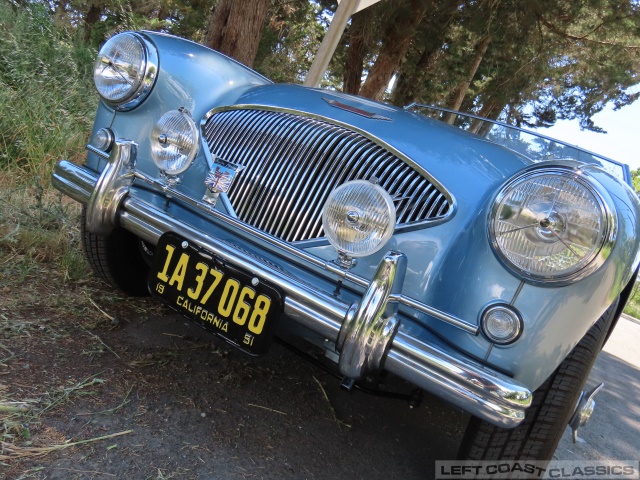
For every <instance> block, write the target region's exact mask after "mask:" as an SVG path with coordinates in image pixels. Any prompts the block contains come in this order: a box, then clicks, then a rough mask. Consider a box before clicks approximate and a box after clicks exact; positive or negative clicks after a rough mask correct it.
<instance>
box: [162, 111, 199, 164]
mask: <svg viewBox="0 0 640 480" xmlns="http://www.w3.org/2000/svg"><path fill="white" fill-rule="evenodd" d="M199 138H200V136H199V133H198V129H197V127H196V124H195V122H194V121H193V119H192V118H191V116H190V115H189V113H188V112H187V111H186V110H184V109H180V110H171V111H169V112H167V113H165V114H164V115H162V117H160V119H159V120H158V121H157V122H156V124H155V125H154V126H153V129H152V130H151V157H152V158H153V161H154V162H155V164H156V165H157V166H158V168H159V169H160V170H162V171H163V172H165V173H166V174H168V175H177V174H179V173H182V172H184V171H185V170H186V169H187V168H189V166H190V165H191V162H193V159H194V158H195V157H196V153H198V141H199Z"/></svg>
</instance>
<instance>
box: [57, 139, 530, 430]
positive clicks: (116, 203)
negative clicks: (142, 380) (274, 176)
mask: <svg viewBox="0 0 640 480" xmlns="http://www.w3.org/2000/svg"><path fill="white" fill-rule="evenodd" d="M88 148H89V150H91V151H92V152H93V153H95V154H96V155H98V156H100V157H102V158H104V159H106V160H107V164H106V167H105V168H104V170H103V171H102V173H101V174H97V173H96V172H94V171H93V170H91V169H89V168H86V167H83V166H78V165H75V164H73V163H71V162H68V161H65V160H62V161H60V162H59V163H58V164H57V165H56V167H55V170H54V173H53V175H52V183H53V185H54V187H56V188H57V189H58V190H60V191H61V192H63V193H64V194H66V195H68V196H69V197H71V198H73V199H75V200H77V201H79V202H81V203H83V204H85V205H86V225H85V226H86V228H87V229H88V231H90V232H92V233H94V234H98V235H106V234H108V233H109V232H110V231H111V230H112V229H113V228H114V227H116V226H118V225H119V226H121V227H123V228H125V229H127V230H129V231H131V232H132V233H134V234H135V235H137V236H139V237H140V238H142V239H144V240H146V241H148V242H151V243H153V244H156V243H157V242H158V239H159V238H160V236H161V235H162V234H164V233H166V232H174V233H176V234H178V235H180V236H182V237H184V238H186V239H188V240H189V241H190V242H193V243H195V244H197V245H198V246H199V247H200V248H203V249H205V250H207V251H209V252H211V253H213V254H215V255H216V256H218V257H220V258H221V259H222V260H223V261H226V262H229V263H231V264H235V265H236V266H238V267H239V268H243V269H245V270H247V271H250V272H252V273H253V274H254V275H256V276H258V277H260V278H263V279H264V280H265V281H267V282H269V283H270V284H271V285H274V286H276V287H277V288H278V289H280V290H281V291H282V293H283V297H284V313H285V314H286V315H287V316H288V317H289V318H290V319H292V320H294V321H296V322H298V323H300V324H301V325H303V326H305V327H306V328H308V329H310V330H312V331H314V332H316V333H317V334H319V335H322V336H324V338H326V339H327V340H328V341H331V342H335V344H336V348H337V350H338V351H339V352H340V362H339V368H340V371H341V373H342V374H343V375H344V376H345V377H346V378H349V379H353V380H357V379H360V378H362V377H363V376H365V375H366V374H367V372H369V371H372V370H377V369H381V368H384V369H385V370H387V371H389V372H392V373H394V374H396V375H398V376H400V377H402V378H404V379H406V380H408V381H409V382H411V383H413V384H415V385H416V386H418V387H420V388H422V389H424V390H426V391H428V392H430V393H432V394H434V395H436V396H439V397H441V398H442V399H444V400H446V401H448V402H450V403H451V404H453V405H455V406H457V407H459V408H461V409H463V410H465V411H467V412H469V413H471V414H472V415H475V416H477V417H479V418H481V419H483V420H486V421H488V422H490V423H493V424H495V425H498V426H502V427H505V428H512V427H515V426H516V425H518V424H519V423H520V422H521V421H522V420H523V419H524V414H525V410H526V409H527V407H528V406H529V405H530V404H531V392H530V391H529V390H528V389H527V388H526V387H524V386H523V385H520V384H519V383H518V382H516V381H514V380H513V379H511V378H509V377H508V376H506V375H504V374H501V373H499V372H496V371H494V370H490V369H488V368H486V367H483V366H480V365H478V364H476V363H474V362H472V361H470V360H468V359H466V358H460V357H458V356H453V355H451V354H450V353H448V352H445V351H443V350H441V349H439V348H437V347H435V346H433V345H428V344H426V343H424V342H422V341H419V340H416V339H414V338H412V337H410V336H409V335H407V334H405V333H404V332H403V331H402V330H401V329H400V328H399V326H400V319H399V318H398V316H397V312H398V305H399V303H400V300H402V303H404V304H405V305H407V306H409V307H411V308H416V309H418V310H420V311H422V312H425V313H429V314H431V315H434V316H436V317H438V318H441V319H443V320H445V321H449V322H450V323H453V324H456V323H458V324H459V325H458V326H460V327H461V328H463V329H466V330H468V331H470V333H477V330H474V328H473V327H472V326H471V325H470V324H467V323H465V322H464V321H462V320H458V319H456V318H455V317H452V316H449V315H447V314H446V313H444V312H439V311H438V310H435V309H433V308H431V307H428V306H426V305H422V304H420V303H419V302H417V301H415V300H412V299H406V298H405V297H403V296H402V293H401V290H402V284H403V281H404V274H405V270H406V262H407V260H406V257H405V255H404V254H402V253H400V252H394V251H390V252H388V253H387V254H386V255H384V257H383V258H382V260H381V261H380V264H379V266H378V269H377V271H376V274H375V275H374V277H373V279H372V280H371V281H367V280H365V279H363V278H361V277H358V276H356V275H353V274H352V273H346V272H344V271H343V270H342V269H340V268H339V267H338V266H336V265H334V264H332V263H330V262H326V261H324V260H321V259H319V258H317V257H315V256H312V255H310V254H308V253H306V252H304V251H302V250H299V249H297V248H295V247H293V246H292V245H290V244H286V243H285V242H282V241H280V240H279V239H276V238H274V237H271V236H269V235H267V234H265V233H264V232H260V231H259V230H256V229H254V228H253V227H250V226H248V225H246V224H243V223H242V222H239V221H237V220H236V219H232V218H229V217H226V216H222V214H219V213H218V212H216V211H214V210H212V209H211V207H210V206H209V205H206V204H205V203H203V202H200V201H197V200H194V199H192V198H190V197H188V196H186V195H184V194H182V193H180V192H179V191H178V190H176V189H173V188H171V187H168V186H167V185H166V184H161V183H160V182H158V181H157V180H155V179H153V178H150V177H148V176H147V175H145V174H144V173H142V172H140V171H137V170H136V168H135V162H136V153H137V145H136V144H135V143H134V142H132V141H130V140H122V139H119V140H117V141H116V142H115V144H114V146H113V148H112V150H111V152H110V154H107V153H105V152H102V151H100V150H97V149H95V148H93V147H91V146H89V147H88ZM134 182H141V183H144V184H147V185H149V186H151V187H155V188H156V189H157V190H159V191H164V192H165V193H166V195H167V196H168V197H171V199H172V201H176V202H182V203H183V204H185V205H186V206H188V207H189V208H192V209H199V210H202V211H204V212H206V213H207V214H208V215H210V216H213V217H216V216H220V218H223V219H224V221H226V222H231V223H234V224H235V225H234V226H235V227H240V228H242V229H243V230H245V231H248V232H250V233H251V234H253V235H256V236H258V237H260V240H262V241H267V242H271V243H274V244H276V245H277V246H278V247H280V248H283V249H285V250H286V251H287V252H288V253H289V254H295V255H297V256H298V257H299V258H301V259H302V260H304V261H308V262H310V263H311V264H313V265H314V266H316V267H318V266H322V267H324V268H326V269H327V270H329V271H331V272H333V273H336V274H338V275H341V276H342V278H343V279H346V280H349V281H352V282H354V283H356V284H357V285H359V286H360V287H362V288H364V291H365V293H364V294H363V296H362V299H361V301H360V302H359V303H354V304H352V305H348V304H346V303H344V302H343V301H341V300H340V299H339V298H336V296H334V295H333V294H331V293H329V292H325V291H322V290H320V289H317V288H313V287H312V286H310V285H309V284H308V283H306V282H304V281H301V280H297V279H296V278H295V277H294V276H293V275H291V274H289V273H287V272H283V271H280V270H278V269H275V268H273V267H272V266H270V265H269V264H268V262H266V261H264V262H262V261H260V259H259V258H257V257H254V256H248V255H246V254H245V253H244V252H243V251H241V250H240V249H238V248H236V247H234V245H232V244H230V243H229V242H226V241H223V240H221V239H217V238H216V237H215V236H213V235H211V233H210V232H211V231H215V229H213V228H212V229H210V230H209V231H208V232H206V233H205V232H203V231H201V230H200V229H198V228H196V227H195V226H193V225H189V224H187V223H185V222H183V221H180V220H179V219H177V218H175V217H173V216H170V215H168V214H167V213H166V212H165V211H163V210H162V209H160V208H158V207H157V206H156V205H151V204H150V203H147V202H145V201H142V200H140V199H139V198H136V197H135V196H133V195H129V192H130V187H131V186H132V185H133V184H134Z"/></svg>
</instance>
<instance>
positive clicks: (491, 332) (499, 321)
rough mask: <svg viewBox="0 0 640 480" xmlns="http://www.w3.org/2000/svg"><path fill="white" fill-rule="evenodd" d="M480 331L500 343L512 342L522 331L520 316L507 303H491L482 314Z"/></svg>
mask: <svg viewBox="0 0 640 480" xmlns="http://www.w3.org/2000/svg"><path fill="white" fill-rule="evenodd" d="M481 324H482V331H483V332H484V334H485V335H486V336H487V338H488V339H489V340H491V341H492V342H494V343H498V344H500V345H506V344H509V343H512V342H514V341H515V340H517V339H518V337H519V336H520V333H522V317H520V314H519V313H518V312H517V311H516V310H515V309H513V307H510V306H509V305H492V306H490V307H489V308H487V309H486V310H485V311H484V313H483V314H482V320H481Z"/></svg>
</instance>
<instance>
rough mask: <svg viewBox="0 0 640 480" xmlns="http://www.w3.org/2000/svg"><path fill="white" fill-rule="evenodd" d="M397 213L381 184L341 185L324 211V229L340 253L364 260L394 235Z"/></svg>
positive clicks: (329, 199)
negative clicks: (363, 258)
mask: <svg viewBox="0 0 640 480" xmlns="http://www.w3.org/2000/svg"><path fill="white" fill-rule="evenodd" d="M395 224H396V210H395V206H394V205H393V200H392V199H391V196H390V195H389V194H388V193H387V192H386V190H384V189H383V188H382V187H380V186H379V185H375V184H373V183H371V182H368V181H366V180H353V181H351V182H347V183H345V184H343V185H340V186H339V187H338V188H336V189H335V190H334V191H333V192H331V194H330V195H329V198H328V199H327V202H326V203H325V205H324V208H323V210H322V226H323V228H324V233H325V235H326V236H327V239H328V240H329V242H330V243H331V245H333V246H334V248H335V249H336V250H338V252H340V253H343V254H345V255H348V256H350V257H364V256H366V255H370V254H372V253H374V252H377V251H378V250H380V249H381V248H382V247H383V246H384V244H385V243H387V241H388V240H389V239H390V238H391V235H393V230H394V227H395Z"/></svg>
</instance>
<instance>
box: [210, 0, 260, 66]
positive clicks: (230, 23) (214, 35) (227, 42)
mask: <svg viewBox="0 0 640 480" xmlns="http://www.w3.org/2000/svg"><path fill="white" fill-rule="evenodd" d="M270 5H271V0H252V1H250V2H239V1H234V0H220V1H218V3H217V4H216V7H215V9H214V10H213V13H212V14H211V17H210V19H209V27H208V30H207V36H206V39H205V44H206V45H207V46H209V47H211V48H213V49H215V50H218V51H219V52H222V53H224V54H225V55H228V56H230V57H232V58H235V59H236V60H238V61H239V62H242V63H244V64H245V65H247V66H249V67H251V66H253V62H254V61H255V59H256V55H257V53H258V45H259V44H260V37H261V34H262V29H263V27H264V23H265V20H266V18H267V13H268V11H269V6H270Z"/></svg>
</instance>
